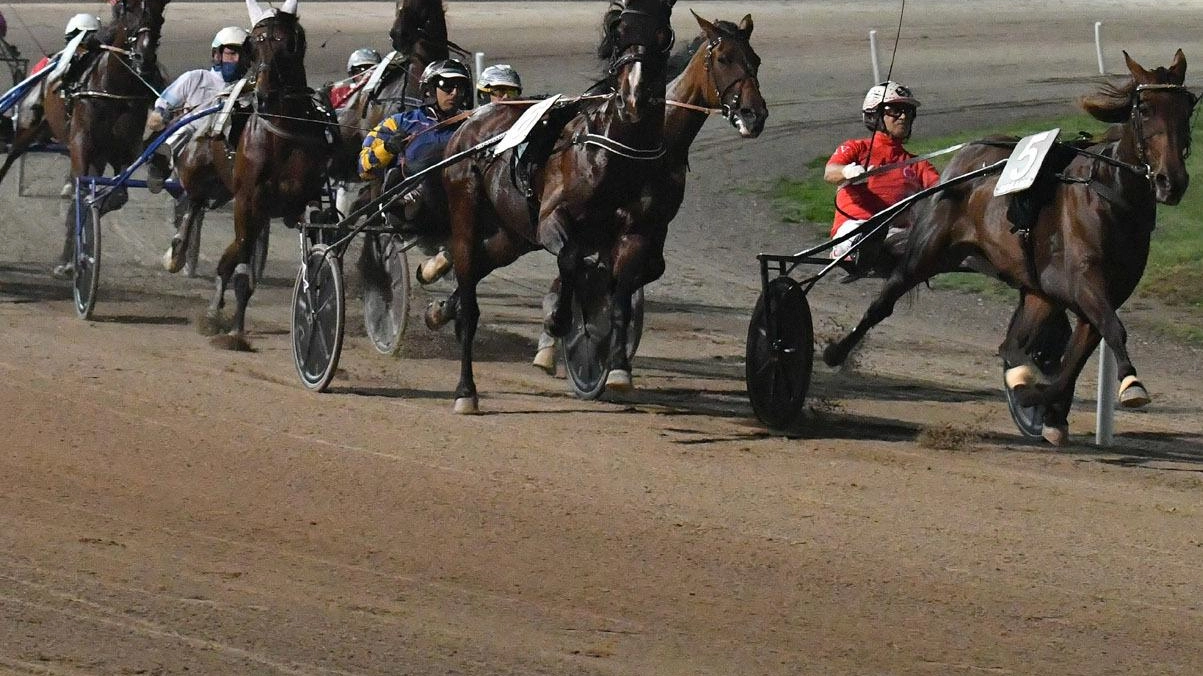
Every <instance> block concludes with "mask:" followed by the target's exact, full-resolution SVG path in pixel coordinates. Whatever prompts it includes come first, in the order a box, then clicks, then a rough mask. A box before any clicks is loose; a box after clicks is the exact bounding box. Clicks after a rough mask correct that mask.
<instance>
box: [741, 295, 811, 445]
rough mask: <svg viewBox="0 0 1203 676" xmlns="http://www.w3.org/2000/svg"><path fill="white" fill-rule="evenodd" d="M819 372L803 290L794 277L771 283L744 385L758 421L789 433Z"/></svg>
mask: <svg viewBox="0 0 1203 676" xmlns="http://www.w3.org/2000/svg"><path fill="white" fill-rule="evenodd" d="M813 367H814V326H813V325H812V324H811V317H810V304H809V303H808V302H807V301H806V293H805V292H804V291H803V290H802V287H801V286H800V285H799V284H798V283H797V282H796V281H794V280H793V279H791V278H789V277H778V278H776V279H774V280H773V281H771V282H769V284H768V286H767V287H766V288H765V290H764V293H762V294H760V298H759V299H757V301H756V308H755V310H753V311H752V321H751V322H750V323H749V324H748V343H747V364H746V367H745V368H746V372H745V379H746V382H747V386H748V397H749V398H750V399H751V400H752V410H753V411H754V412H755V413H756V417H757V418H759V419H760V421H761V422H763V423H764V424H766V425H768V426H769V427H774V428H781V427H786V426H788V425H789V424H790V423H792V422H794V420H796V419H797V417H798V415H799V414H801V413H802V405H803V403H805V401H806V391H807V389H808V388H809V387H810V374H811V370H812V369H813Z"/></svg>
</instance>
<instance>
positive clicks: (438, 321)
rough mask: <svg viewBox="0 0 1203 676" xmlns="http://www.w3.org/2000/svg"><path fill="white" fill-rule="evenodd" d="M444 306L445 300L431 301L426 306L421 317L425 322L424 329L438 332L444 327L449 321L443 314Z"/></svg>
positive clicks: (445, 304)
mask: <svg viewBox="0 0 1203 676" xmlns="http://www.w3.org/2000/svg"><path fill="white" fill-rule="evenodd" d="M446 306H447V301H445V300H440V301H433V300H432V301H430V303H429V304H427V305H426V313H425V314H424V315H423V316H422V318H423V319H424V320H425V321H426V328H428V329H430V330H431V331H438V330H439V329H441V328H443V327H444V326H446V325H447V322H449V321H451V318H450V317H447V316H445V315H444V314H443V308H445V307H446Z"/></svg>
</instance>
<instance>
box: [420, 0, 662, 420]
mask: <svg viewBox="0 0 1203 676" xmlns="http://www.w3.org/2000/svg"><path fill="white" fill-rule="evenodd" d="M674 2H675V0H625V1H624V2H617V1H615V2H612V3H611V7H610V9H609V10H607V12H606V14H605V18H604V29H605V33H604V37H603V41H602V44H601V46H600V47H599V49H598V55H599V56H600V57H602V58H605V59H608V61H609V68H608V70H607V73H608V79H609V83H610V85H611V88H612V89H613V90H614V91H613V93H611V94H608V95H606V96H603V97H600V98H599V99H589V100H582V102H580V103H578V104H575V105H579V108H578V109H575V110H574V109H569V110H570V112H575V115H573V116H571V118H570V119H568V120H567V122H566V124H564V126H563V127H562V129H559V130H556V131H557V136H556V137H555V138H554V139H553V141H554V143H553V145H552V148H551V154H550V156H549V157H548V158H547V159H546V161H545V162H543V163H542V164H541V166H539V167H538V168H537V169H536V170H535V172H534V173H533V175H532V177H531V189H532V195H531V197H530V198H528V197H527V195H526V194H525V193H524V191H522V190H520V189H519V188H518V187H517V186H516V185H515V181H514V180H513V177H512V176H511V172H510V170H509V162H508V161H505V160H500V161H499V159H498V158H495V157H493V155H492V153H490V152H487V151H486V152H483V153H478V154H477V155H476V156H475V157H472V158H469V159H468V160H466V161H462V162H460V163H458V164H451V165H449V166H448V167H447V168H446V169H445V170H444V173H443V185H444V186H445V188H446V191H447V198H448V206H449V207H450V210H451V258H452V261H453V262H454V266H455V275H456V279H457V280H458V283H459V286H458V287H457V288H456V290H455V291H454V292H453V293H452V297H451V298H450V299H449V300H448V302H447V303H446V304H444V305H443V306H442V308H441V310H437V309H436V310H435V311H434V312H435V313H436V314H438V313H440V312H444V313H449V312H450V311H452V310H454V312H455V321H456V333H457V334H458V337H459V341H460V345H461V349H462V353H461V368H460V381H459V384H458V386H457V387H456V390H455V397H456V399H455V411H456V412H458V413H474V412H476V411H477V410H478V397H477V392H476V384H475V381H474V379H473V376H472V343H473V339H474V337H475V334H476V327H477V323H478V322H479V319H480V308H479V305H478V303H477V298H476V287H477V284H478V283H479V282H480V280H481V279H483V278H484V277H485V276H486V275H488V274H489V273H490V272H491V271H493V270H495V269H497V268H499V267H503V266H505V265H509V264H510V263H512V262H513V261H515V260H516V259H517V258H518V257H520V256H522V255H523V254H526V253H528V252H530V251H534V250H535V249H537V248H539V247H543V248H545V249H547V250H548V251H550V252H552V253H553V254H555V255H556V257H557V262H558V265H559V272H560V277H561V279H562V280H563V282H562V286H561V292H560V295H559V298H558V299H557V302H556V303H555V305H554V307H553V308H552V309H551V311H550V312H549V313H548V316H547V317H545V320H544V321H545V325H546V327H547V329H548V331H549V333H551V334H552V335H563V334H564V332H565V331H566V330H567V328H568V326H569V322H570V321H571V306H570V300H571V297H572V294H573V287H574V284H575V282H576V280H577V276H578V271H581V270H583V268H584V265H585V257H586V256H588V255H590V254H592V253H597V254H598V255H599V256H600V257H601V259H602V261H603V263H604V265H605V267H606V268H607V269H608V270H609V271H610V273H609V276H610V278H611V281H610V284H609V288H610V289H611V302H612V305H611V307H613V308H616V310H615V311H614V312H615V316H616V321H615V322H614V325H615V327H616V329H615V330H614V332H613V334H614V335H615V336H617V337H616V338H615V342H616V343H617V347H616V349H612V350H611V354H612V359H613V360H616V361H617V364H616V368H617V369H626V370H628V371H629V368H630V366H629V363H628V360H627V357H626V347H625V344H623V343H625V335H626V331H627V326H628V324H629V323H630V316H631V302H630V301H631V294H632V293H633V292H634V291H635V289H636V288H638V286H637V282H638V280H639V279H640V277H641V275H642V274H643V271H644V270H645V269H646V268H648V267H649V266H652V265H654V262H653V261H652V260H651V259H652V258H654V251H655V242H654V238H655V234H654V233H647V232H644V231H643V230H642V229H641V225H640V224H639V223H634V224H618V223H616V222H615V220H614V218H613V214H614V211H615V209H616V208H617V207H619V206H621V205H624V204H630V203H632V202H635V201H637V200H638V199H639V195H640V193H641V191H642V188H643V185H644V183H645V182H646V181H647V180H648V178H649V176H651V175H652V174H653V173H654V172H658V171H662V164H661V159H662V158H663V156H664V145H663V136H664V94H665V84H666V81H665V73H666V70H665V66H666V62H667V59H668V52H669V50H670V49H671V48H672V43H673V33H672V26H671V24H670V18H671V14H672V6H673V3H674ZM521 113H522V111H521V110H520V109H519V108H518V107H514V106H502V105H492V106H487V107H485V108H483V109H481V110H480V111H477V113H476V114H474V115H473V116H472V117H471V118H469V119H468V120H467V121H466V122H465V123H464V124H463V125H462V126H461V127H460V128H459V131H457V132H456V135H455V136H454V137H452V140H451V142H450V143H449V144H448V147H447V151H446V155H447V156H451V155H452V154H454V153H457V152H459V151H463V150H465V149H468V148H471V147H474V146H476V145H477V144H478V143H481V142H482V141H484V140H487V139H490V138H493V137H495V136H496V135H497V134H499V133H502V132H504V131H505V130H506V129H508V128H509V127H510V126H511V125H512V124H513V123H514V122H515V120H516V119H517V118H518V116H519V115H521ZM502 156H503V157H506V158H508V153H503V154H502ZM485 233H491V234H490V235H489V236H488V237H487V239H486V238H485V237H484V235H485ZM442 321H443V319H442V318H441V317H436V318H435V320H434V321H433V323H435V324H438V323H441V322H442ZM614 355H617V356H614Z"/></svg>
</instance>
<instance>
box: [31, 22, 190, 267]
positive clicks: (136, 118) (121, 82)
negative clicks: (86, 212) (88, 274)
mask: <svg viewBox="0 0 1203 676" xmlns="http://www.w3.org/2000/svg"><path fill="white" fill-rule="evenodd" d="M167 2H168V0H118V1H117V2H115V3H114V4H113V16H114V21H113V24H112V25H111V26H110V27H109V28H108V29H107V30H106V31H105V32H106V33H107V35H106V36H105V38H104V40H105V45H104V46H103V47H102V48H101V49H100V50H99V56H97V57H96V58H95V60H94V61H93V62H92V63H91V64H89V65H88V66H87V70H86V71H85V72H84V73H83V75H82V77H81V78H80V80H79V81H80V89H79V90H78V91H76V92H74V93H73V94H72V95H71V99H72V102H69V104H68V105H69V107H70V114H71V122H70V128H69V129H68V130H66V136H65V138H66V142H67V149H68V150H69V151H70V153H71V177H72V178H77V177H79V176H99V175H102V174H104V171H105V168H106V167H107V166H111V167H112V168H113V171H114V173H121V172H122V171H123V170H124V169H125V168H126V167H128V166H129V165H130V164H132V163H133V162H134V160H136V159H137V158H138V155H139V153H140V152H141V150H142V133H143V130H144V128H145V126H146V114H147V112H148V111H149V109H150V104H151V102H153V101H154V100H155V98H156V96H157V92H158V91H159V90H161V89H162V88H163V78H162V74H161V73H160V72H159V66H158V57H157V50H158V46H159V35H160V32H161V31H162V28H163V10H164V8H165V7H166V5H167ZM46 112H47V115H49V114H50V111H49V110H47V111H46ZM51 126H52V128H54V126H55V123H52V124H51ZM58 133H59V130H58V129H55V134H56V135H57V134H58ZM60 138H63V137H60ZM127 199H128V194H127V193H126V190H125V188H124V187H118V188H116V189H114V190H113V191H112V192H111V193H109V195H108V196H107V197H106V199H105V200H104V203H103V204H102V205H101V213H102V214H103V213H107V212H110V211H113V210H115V209H119V208H121V206H122V205H124V204H125V202H126V200H127ZM67 212H68V213H67V217H66V223H65V225H66V232H65V237H64V241H63V251H62V254H61V256H60V260H61V265H59V266H58V267H57V268H56V269H55V272H56V273H57V274H59V275H66V274H68V273H69V272H70V269H71V259H72V256H73V254H74V250H75V244H74V237H73V233H74V229H75V202H74V201H72V205H71V207H70V208H69V209H68V210H67Z"/></svg>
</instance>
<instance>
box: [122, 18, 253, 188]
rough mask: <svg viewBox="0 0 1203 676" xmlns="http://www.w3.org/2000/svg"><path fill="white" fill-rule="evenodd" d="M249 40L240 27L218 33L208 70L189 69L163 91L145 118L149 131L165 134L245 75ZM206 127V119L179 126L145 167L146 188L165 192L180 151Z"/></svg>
mask: <svg viewBox="0 0 1203 676" xmlns="http://www.w3.org/2000/svg"><path fill="white" fill-rule="evenodd" d="M250 37H251V35H250V33H248V32H247V31H246V30H245V29H242V28H239V27H238V26H226V27H225V28H223V29H221V30H219V31H217V34H216V35H214V36H213V42H212V43H210V51H209V58H210V65H209V67H208V68H198V69H196V70H190V71H188V72H186V73H184V74H183V75H180V76H179V77H178V78H176V79H175V81H174V82H172V83H171V84H170V85H169V86H168V87H167V88H166V89H164V90H163V94H162V95H161V96H160V97H159V98H158V100H156V101H155V107H154V110H152V111H151V112H150V114H149V115H148V116H147V118H146V128H147V130H148V131H151V132H156V133H157V132H159V131H162V130H163V128H164V127H166V126H167V125H168V124H169V123H170V122H171V120H172V119H174V118H175V117H176V116H177V115H179V114H181V113H184V114H186V113H188V112H191V111H192V110H194V109H196V108H200V107H203V106H207V105H210V104H212V103H213V101H215V100H216V99H217V98H218V97H219V96H221V95H222V94H224V93H226V92H228V91H229V90H230V89H231V87H232V85H233V83H235V82H237V81H238V80H240V79H242V76H243V75H244V74H246V70H247V66H248V64H247V58H246V55H247V54H248V53H249V48H248V46H249V43H248V41H249V40H250ZM203 124H205V120H204V118H202V119H199V120H193V121H192V122H191V123H190V124H186V125H184V126H182V127H180V128H179V129H177V130H176V131H175V133H174V134H172V135H171V137H170V138H168V139H167V141H166V142H165V143H163V144H162V145H160V146H159V147H158V148H157V149H156V150H155V154H154V155H152V156H151V158H150V163H149V164H148V165H147V168H146V184H147V185H146V187H147V188H148V189H149V190H150V192H152V193H157V192H159V191H160V190H162V189H163V181H165V180H167V177H168V176H169V175H170V174H171V167H172V165H173V164H174V159H175V157H176V154H177V152H178V151H179V150H180V149H182V148H183V147H184V146H185V145H187V143H188V141H189V140H191V139H192V136H193V135H194V134H195V133H196V132H197V130H198V129H199V128H200V127H201V125H203Z"/></svg>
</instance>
